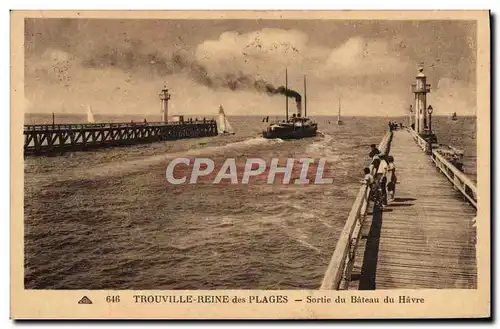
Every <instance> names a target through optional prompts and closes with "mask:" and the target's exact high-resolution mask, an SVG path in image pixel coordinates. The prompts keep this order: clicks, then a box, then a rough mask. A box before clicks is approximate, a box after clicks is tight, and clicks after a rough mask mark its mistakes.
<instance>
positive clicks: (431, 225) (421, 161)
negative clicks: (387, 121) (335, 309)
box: [320, 130, 477, 290]
mask: <svg viewBox="0 0 500 329" xmlns="http://www.w3.org/2000/svg"><path fill="white" fill-rule="evenodd" d="M388 135H392V138H388V137H387V135H386V136H385V137H384V140H383V141H382V143H381V145H380V146H379V149H380V150H381V151H382V152H386V153H389V154H390V155H391V156H393V157H394V159H395V161H394V162H395V164H396V176H397V178H398V184H397V185H396V198H395V200H394V201H390V202H389V204H388V206H387V207H386V208H384V209H379V208H378V207H376V206H374V205H373V204H372V203H371V202H370V200H369V198H368V195H369V194H370V188H369V187H368V186H362V187H361V188H360V191H359V193H358V196H357V198H356V200H355V201H354V204H353V207H352V210H351V213H350V214H349V217H348V219H347V221H346V224H345V226H344V229H343V231H342V233H341V236H340V238H339V240H338V243H337V245H336V248H335V251H334V253H333V256H332V259H331V261H330V264H329V266H328V268H327V270H326V273H325V276H324V278H323V282H322V284H321V288H320V289H334V290H341V289H342V290H345V289H350V290H352V289H359V290H373V289H450V288H461V289H474V288H476V287H477V267H476V230H475V227H474V226H473V219H474V218H475V216H476V207H477V191H476V186H475V184H474V183H473V182H472V181H471V180H470V179H468V178H467V176H466V175H465V174H463V173H462V172H460V171H459V170H457V169H456V168H455V167H454V166H453V165H452V164H451V163H450V162H448V161H447V160H446V159H445V158H444V157H443V156H441V155H440V154H439V151H438V150H432V151H430V152H429V145H428V143H426V142H425V141H424V140H423V139H422V138H421V137H420V136H419V135H418V134H416V133H415V132H414V131H413V130H399V131H395V132H393V133H388Z"/></svg>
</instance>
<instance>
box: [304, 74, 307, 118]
mask: <svg viewBox="0 0 500 329" xmlns="http://www.w3.org/2000/svg"><path fill="white" fill-rule="evenodd" d="M304 117H306V118H307V83H306V76H305V75H304Z"/></svg>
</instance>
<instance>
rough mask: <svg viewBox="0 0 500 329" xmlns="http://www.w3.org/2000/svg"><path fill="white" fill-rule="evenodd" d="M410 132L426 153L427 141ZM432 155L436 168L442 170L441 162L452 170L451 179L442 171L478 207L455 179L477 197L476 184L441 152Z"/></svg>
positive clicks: (411, 130) (475, 201)
mask: <svg viewBox="0 0 500 329" xmlns="http://www.w3.org/2000/svg"><path fill="white" fill-rule="evenodd" d="M410 132H411V134H412V135H413V136H414V138H415V139H416V141H417V144H418V145H419V146H420V148H422V150H424V151H425V150H426V144H427V141H425V140H424V139H423V138H422V137H421V136H420V135H419V134H417V132H416V131H415V130H413V129H410ZM432 155H433V157H432V161H433V162H434V164H435V165H436V167H438V168H439V169H440V170H441V168H440V167H439V165H438V162H440V163H442V164H443V165H444V166H445V167H446V169H447V170H450V171H451V172H452V173H453V177H450V176H449V175H448V173H446V172H443V171H442V170H441V172H442V173H443V174H444V175H445V176H446V178H448V180H449V181H450V182H452V183H453V185H454V186H455V187H458V190H459V191H460V192H461V193H462V194H463V195H464V196H465V197H466V198H467V199H468V200H469V201H470V202H471V204H472V205H473V206H474V207H477V200H475V199H474V198H471V196H470V195H468V194H467V192H466V191H465V190H464V189H463V188H462V187H461V186H457V183H456V181H455V180H454V179H455V178H457V179H458V180H460V181H461V182H462V183H463V184H465V185H466V186H467V187H468V188H469V189H470V190H471V191H472V193H474V195H477V187H476V184H475V183H474V182H473V181H472V180H471V179H470V178H469V177H468V176H467V175H466V174H464V173H463V172H461V171H460V170H458V169H457V167H455V166H454V165H453V164H452V163H451V162H450V161H448V160H447V159H446V158H445V157H444V156H443V155H442V154H440V153H439V150H432ZM436 158H437V160H436Z"/></svg>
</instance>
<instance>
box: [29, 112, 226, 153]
mask: <svg viewBox="0 0 500 329" xmlns="http://www.w3.org/2000/svg"><path fill="white" fill-rule="evenodd" d="M216 135H217V124H216V122H215V120H199V121H184V122H169V123H165V122H152V123H142V122H141V123H100V124H54V125H50V124H49V125H25V126H24V154H25V155H30V154H33V155H41V154H58V153H64V152H69V151H70V152H72V151H82V150H83V151H84V150H90V149H95V148H100V147H112V146H123V145H133V144H143V143H152V142H157V141H167V140H175V139H182V138H199V137H207V136H216Z"/></svg>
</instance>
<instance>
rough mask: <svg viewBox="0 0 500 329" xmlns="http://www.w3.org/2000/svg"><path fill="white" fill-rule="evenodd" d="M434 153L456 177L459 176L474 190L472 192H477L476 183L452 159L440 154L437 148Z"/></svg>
mask: <svg viewBox="0 0 500 329" xmlns="http://www.w3.org/2000/svg"><path fill="white" fill-rule="evenodd" d="M432 154H433V155H434V156H435V157H436V158H438V159H439V161H441V162H442V163H443V164H444V165H445V166H446V167H447V168H448V169H450V170H451V171H452V172H453V175H455V177H458V178H459V179H460V180H461V181H462V182H464V183H465V184H466V185H467V186H468V187H469V188H470V189H471V190H472V192H474V193H477V187H476V184H474V182H473V181H472V180H471V179H470V178H469V177H467V175H465V174H464V173H463V172H461V171H460V170H458V169H457V168H456V167H455V166H454V165H453V164H452V163H451V162H450V161H448V160H447V159H446V158H445V157H444V156H442V155H441V154H439V152H437V151H436V150H433V151H432Z"/></svg>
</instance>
